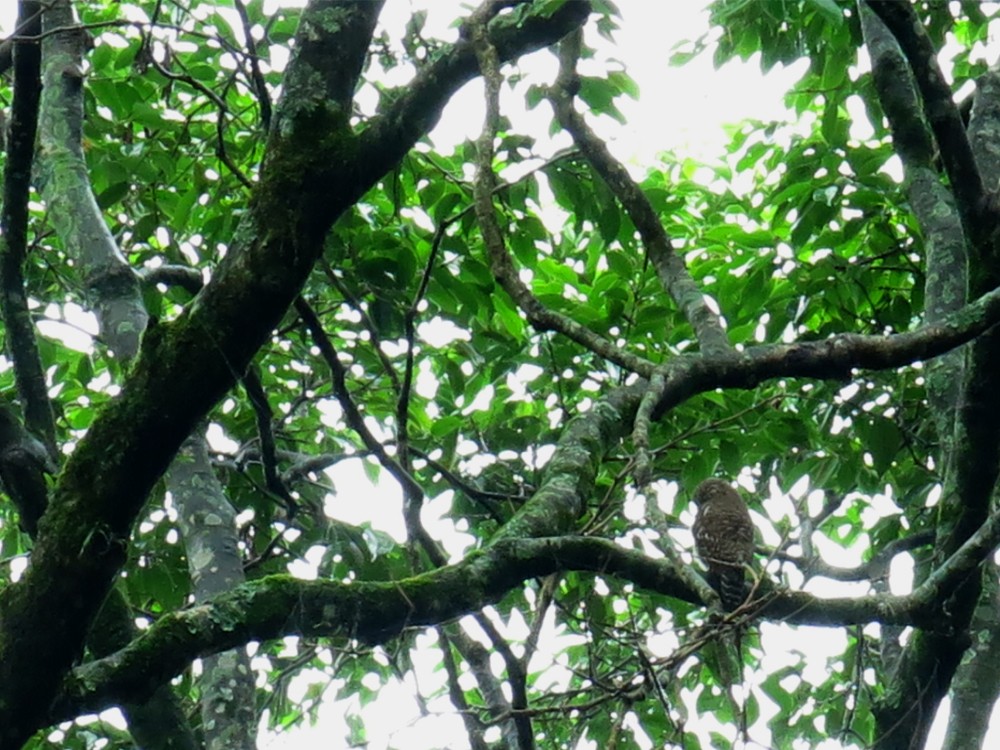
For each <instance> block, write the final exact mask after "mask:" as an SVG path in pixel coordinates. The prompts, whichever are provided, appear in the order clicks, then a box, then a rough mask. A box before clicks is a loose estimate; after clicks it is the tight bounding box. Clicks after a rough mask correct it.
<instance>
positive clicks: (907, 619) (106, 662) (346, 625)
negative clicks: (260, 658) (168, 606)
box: [51, 514, 1000, 720]
mask: <svg viewBox="0 0 1000 750" xmlns="http://www.w3.org/2000/svg"><path fill="white" fill-rule="evenodd" d="M998 541H1000V514H997V515H996V516H994V517H993V518H991V520H990V523H989V524H988V525H987V526H985V527H984V528H983V530H982V533H981V534H977V535H976V538H975V541H974V542H970V544H969V545H966V546H965V547H963V549H962V550H961V551H960V552H959V553H957V554H956V556H955V557H954V558H953V559H952V560H949V561H948V562H947V563H946V564H945V565H944V566H942V568H941V569H940V570H939V571H938V572H937V574H936V575H935V576H934V577H933V578H934V581H933V583H929V584H925V585H923V586H921V587H919V588H918V589H917V590H916V591H914V592H913V593H912V594H911V595H909V596H892V595H880V596H862V597H856V598H834V599H820V598H817V597H814V596H812V595H810V594H806V593H803V592H792V591H782V590H778V589H773V588H768V587H763V586H762V587H761V592H762V593H761V596H760V598H759V600H758V601H757V602H754V603H751V605H750V606H749V611H751V612H753V611H755V612H757V613H758V614H759V615H761V616H763V617H765V618H768V619H771V620H778V621H782V622H787V623H796V624H809V625H831V626H832V625H837V626H842V625H854V624H863V623H868V622H879V623H883V624H896V625H916V626H919V627H922V628H925V629H930V630H933V629H935V628H937V627H940V626H942V625H945V627H946V622H945V621H944V620H942V618H941V616H940V611H939V606H940V602H941V597H942V596H947V594H948V592H949V591H950V590H952V589H953V588H954V587H955V586H957V585H959V584H960V583H961V581H962V580H963V579H964V578H965V577H966V576H967V575H968V574H969V572H970V571H971V570H974V569H975V567H976V566H977V565H978V564H979V563H981V562H982V560H983V559H984V558H985V556H986V555H988V554H989V553H990V551H991V550H992V549H993V548H995V546H996V544H997V542H998ZM991 545H992V546H991ZM569 570H582V571H590V572H593V573H598V574H600V575H606V576H613V577H616V578H619V579H622V580H627V581H631V582H633V583H635V584H637V585H638V586H641V587H642V588H644V589H647V590H649V591H655V592H657V593H659V594H663V595H665V596H670V597H674V598H678V599H682V600H684V601H688V602H692V603H696V604H703V602H702V601H701V599H700V598H699V597H698V594H697V592H696V591H695V590H694V589H692V588H691V587H690V586H689V585H688V584H687V583H685V581H684V578H683V577H682V576H681V575H680V573H679V571H678V570H677V567H676V565H675V564H674V563H672V562H671V561H669V560H667V559H654V558H650V557H647V556H646V555H645V554H643V553H641V552H637V551H635V550H630V549H626V548H624V547H620V546H618V545H617V544H615V543H613V542H611V541H608V540H605V539H596V538H590V537H556V538H536V539H514V538H508V539H505V540H503V541H499V542H497V543H495V544H493V545H492V546H491V547H490V548H489V549H487V550H485V551H483V552H477V553H473V554H472V555H470V556H469V557H468V558H467V559H466V560H464V561H463V562H461V563H458V564H456V565H450V566H447V567H444V568H439V569H437V570H434V571H431V572H429V573H425V574H422V575H419V576H414V577H413V578H407V579H404V580H401V581H390V582H385V583H373V582H352V583H340V582H334V581H301V580H297V579H294V578H292V577H290V576H271V577H268V578H265V579H262V580H260V581H256V582H254V583H249V584H246V585H244V586H241V587H239V588H238V589H236V590H235V591H232V592H228V593H225V594H222V595H220V596H219V597H217V598H216V599H214V600H213V601H212V602H210V603H207V604H205V605H200V606H196V607H192V608H190V609H187V610H184V611H181V612H175V613H172V614H169V615H166V616H165V617H163V618H162V619H160V620H159V621H158V622H157V623H156V624H155V625H153V627H152V628H150V630H149V631H148V632H147V633H146V634H145V635H143V636H142V637H141V638H140V639H138V640H136V641H135V642H134V643H132V644H131V645H129V646H128V647H127V648H125V649H123V650H122V651H120V652H119V653H118V654H115V655H114V656H111V657H109V658H106V659H101V660H99V661H95V662H91V663H90V664H86V665H84V666H82V667H78V668H77V669H75V670H74V672H73V676H72V677H71V678H70V679H68V680H67V682H66V684H65V686H64V690H63V694H62V696H61V698H60V700H59V702H58V703H57V705H56V708H55V714H54V715H53V716H52V717H51V718H52V719H54V720H58V719H62V718H67V717H69V716H72V715H75V714H77V713H79V712H84V711H87V712H89V711H97V710H100V709H101V708H103V707H106V706H108V705H111V704H113V703H115V702H116V701H118V700H120V699H121V697H122V696H123V695H132V696H136V695H139V696H141V695H144V694H146V693H147V692H148V691H149V690H151V689H152V688H153V687H155V686H156V685H158V684H161V683H162V682H163V681H165V680H167V679H169V678H170V677H172V676H173V675H175V674H177V673H179V672H180V671H181V670H183V669H184V668H185V667H186V666H187V664H188V663H190V661H191V660H193V659H195V658H198V657H202V656H206V655H208V654H212V653H216V652H218V651H221V650H225V649H229V648H233V647H235V646H238V645H240V644H243V643H246V642H248V641H250V640H268V639H273V638H277V637H281V636H285V635H303V636H327V637H330V636H335V635H341V636H348V637H350V638H353V639H356V640H358V641H361V642H365V643H382V642H384V641H386V640H387V639H390V638H392V637H393V636H395V635H397V634H398V633H400V632H401V631H402V630H403V629H405V628H410V627H422V626H426V625H433V624H439V623H442V622H447V621H449V620H452V619H454V618H456V617H459V616H461V615H463V614H466V613H468V612H471V611H475V610H477V609H480V608H482V607H484V606H486V605H488V604H492V603H496V602H498V601H499V600H500V599H502V598H503V596H504V595H505V594H506V593H507V592H508V591H510V590H511V589H513V588H514V587H516V586H518V585H520V584H521V583H522V582H523V581H525V580H527V579H530V578H538V577H543V576H546V575H549V574H552V573H557V572H564V571H569Z"/></svg>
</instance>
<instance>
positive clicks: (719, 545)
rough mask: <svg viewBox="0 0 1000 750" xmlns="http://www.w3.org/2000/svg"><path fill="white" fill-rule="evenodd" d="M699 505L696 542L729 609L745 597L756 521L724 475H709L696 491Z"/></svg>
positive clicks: (694, 528)
mask: <svg viewBox="0 0 1000 750" xmlns="http://www.w3.org/2000/svg"><path fill="white" fill-rule="evenodd" d="M694 502H695V504H696V505H697V506H698V512H697V514H696V515H695V519H694V526H693V527H692V531H693V532H694V544H695V549H696V550H697V551H698V557H700V558H701V560H702V562H704V563H705V565H706V566H708V582H709V584H711V586H712V588H714V589H715V590H716V591H717V592H718V594H719V598H720V599H721V600H722V607H723V609H725V610H726V611H727V612H732V611H733V610H735V609H737V608H738V607H739V606H740V605H741V604H743V602H744V601H746V566H747V565H749V564H750V561H751V560H752V559H753V531H754V527H753V521H752V520H750V511H749V510H747V505H746V503H745V502H743V498H742V497H740V494H739V493H738V492H737V491H736V490H734V489H733V488H732V487H730V486H729V484H728V483H727V482H724V481H723V480H721V479H706V480H705V481H704V482H702V483H701V484H699V485H698V488H697V489H696V490H695V491H694Z"/></svg>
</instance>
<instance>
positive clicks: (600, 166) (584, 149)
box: [549, 31, 732, 354]
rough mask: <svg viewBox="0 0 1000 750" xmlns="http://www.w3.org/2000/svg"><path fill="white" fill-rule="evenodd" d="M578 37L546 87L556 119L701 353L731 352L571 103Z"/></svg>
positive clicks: (643, 205) (679, 263) (654, 223)
mask: <svg viewBox="0 0 1000 750" xmlns="http://www.w3.org/2000/svg"><path fill="white" fill-rule="evenodd" d="M581 40H582V34H581V33H580V32H579V31H577V32H574V33H573V34H570V35H569V36H568V37H567V38H566V39H564V40H563V41H562V43H561V44H560V49H559V77H558V79H557V80H556V85H555V86H554V87H553V88H552V89H550V90H549V101H550V102H551V103H552V106H553V108H554V109H555V111H556V116H557V117H558V118H559V124H560V125H562V126H563V128H565V129H566V130H567V131H569V134H570V135H572V136H573V141H574V142H575V143H576V146H577V148H578V149H580V151H581V153H583V155H584V156H586V157H587V160H588V161H589V162H590V164H591V165H592V166H593V167H594V169H595V170H596V171H597V173H598V174H599V175H600V176H601V177H602V178H603V179H604V182H605V183H607V185H608V187H609V188H610V189H611V192H613V193H614V194H615V197H617V198H618V201H619V202H620V203H621V204H622V206H623V207H624V208H625V211H626V212H627V213H628V215H629V217H630V218H631V219H632V222H633V223H634V224H635V227H636V229H638V230H639V235H640V236H641V237H642V241H643V244H645V246H646V249H647V250H648V252H649V257H650V259H651V260H652V262H653V265H654V266H655V267H656V272H657V274H658V275H659V277H660V282H661V283H662V284H663V286H664V288H665V289H666V290H667V292H668V293H669V294H670V296H671V298H673V300H674V302H675V303H676V304H677V307H678V308H680V310H681V311H682V312H683V313H684V317H685V318H686V319H687V321H688V322H689V323H690V324H691V327H692V328H694V332H695V336H696V337H697V339H698V342H699V344H701V350H702V352H704V353H705V354H720V353H725V352H727V351H731V350H732V347H731V346H730V344H729V339H728V338H727V337H726V332H725V331H724V330H723V329H722V325H721V323H720V322H719V316H718V315H716V314H715V313H714V312H713V311H712V310H711V309H710V308H709V306H708V305H707V304H705V296H704V294H703V293H702V291H701V289H700V288H699V287H698V285H697V284H696V283H695V281H694V279H693V278H692V277H691V274H690V273H689V272H688V270H687V267H686V266H685V265H684V260H683V259H682V258H681V257H680V255H679V254H678V253H677V251H676V250H675V249H674V247H673V245H672V243H671V241H670V237H668V236H667V233H666V230H665V229H664V228H663V223H662V222H661V221H660V219H659V217H658V216H657V215H656V212H655V211H654V210H653V206H652V204H650V202H649V199H648V198H647V197H646V196H645V194H644V193H643V192H642V190H641V189H640V188H639V186H638V185H636V184H635V181H634V180H633V179H632V178H631V177H630V176H629V173H628V171H627V170H626V169H625V167H623V166H622V165H621V163H620V162H619V161H618V160H617V159H615V158H614V157H613V156H612V155H611V152H610V151H608V148H607V146H606V145H605V143H604V142H603V141H602V140H601V139H600V138H598V137H597V136H596V135H595V134H594V132H593V131H592V130H591V129H590V128H589V127H588V126H587V123H586V122H585V121H584V119H583V116H582V115H581V114H580V113H579V112H577V111H576V109H575V108H574V107H573V96H574V94H575V92H576V91H578V90H579V88H580V79H579V76H578V75H577V72H576V60H577V58H578V57H579V55H580V45H581Z"/></svg>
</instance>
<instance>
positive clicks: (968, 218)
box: [868, 0, 997, 283]
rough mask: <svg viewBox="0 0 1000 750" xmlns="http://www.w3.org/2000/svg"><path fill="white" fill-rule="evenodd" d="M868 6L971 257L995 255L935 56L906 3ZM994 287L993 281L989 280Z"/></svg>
mask: <svg viewBox="0 0 1000 750" xmlns="http://www.w3.org/2000/svg"><path fill="white" fill-rule="evenodd" d="M868 5H869V6H870V7H871V9H872V10H874V11H875V13H876V14H877V15H878V17H879V18H880V19H882V22H883V23H884V24H885V25H886V26H888V27H889V30H890V31H891V32H892V35H893V36H894V37H896V40H897V41H898V42H899V46H900V47H901V48H902V50H903V53H904V54H905V55H906V59H907V61H908V62H909V64H910V69H911V70H912V71H913V77H914V79H915V80H916V83H917V87H918V88H919V89H920V94H921V96H922V97H923V100H924V112H926V114H927V120H928V122H929V123H930V126H931V129H932V130H933V131H934V136H935V138H936V140H937V144H938V149H939V150H940V152H941V160H942V162H943V163H944V167H945V171H946V172H947V173H948V181H949V183H950V184H951V189H952V191H953V192H954V195H955V200H956V202H957V203H958V210H959V212H960V213H961V215H962V224H963V225H964V226H965V230H966V232H967V233H968V236H969V238H970V239H971V240H972V244H973V246H974V247H975V248H976V250H977V254H978V255H980V256H982V257H984V259H985V258H991V257H993V256H994V255H995V252H994V250H993V249H992V244H993V234H994V232H995V231H996V221H997V214H996V210H995V209H992V208H991V206H992V201H991V200H989V199H988V196H987V193H986V190H985V189H984V186H983V180H982V177H981V175H980V173H979V168H978V167H977V165H976V160H975V158H974V157H973V155H972V147H971V146H970V144H969V139H968V136H967V135H966V132H965V124H964V123H963V122H962V117H961V115H960V114H959V111H958V106H957V105H956V104H955V101H954V99H953V97H952V93H951V88H950V87H949V86H948V82H947V80H945V77H944V73H943V72H942V70H941V67H940V66H939V65H938V62H937V50H935V49H934V45H933V44H932V43H931V40H930V37H928V36H927V32H926V30H925V29H924V26H923V24H922V23H920V19H919V17H918V16H917V11H916V8H915V7H914V6H913V5H912V4H910V3H900V2H896V1H895V0H868ZM992 280H993V282H994V283H995V276H993V277H992Z"/></svg>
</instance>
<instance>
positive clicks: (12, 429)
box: [0, 403, 57, 538]
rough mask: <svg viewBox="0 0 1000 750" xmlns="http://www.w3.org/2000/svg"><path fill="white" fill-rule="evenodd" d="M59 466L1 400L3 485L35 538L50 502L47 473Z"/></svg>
mask: <svg viewBox="0 0 1000 750" xmlns="http://www.w3.org/2000/svg"><path fill="white" fill-rule="evenodd" d="M56 471H57V467H56V466H55V463H54V462H53V460H52V458H51V457H50V456H49V453H48V451H47V450H45V446H44V445H42V443H41V442H40V441H39V440H38V439H37V438H36V437H34V436H33V435H32V434H31V433H30V432H28V431H27V430H26V429H24V427H23V426H22V425H21V422H20V421H19V420H18V418H17V417H16V416H15V415H14V413H13V412H12V411H11V410H10V409H9V408H8V407H7V406H5V405H3V404H2V403H0V486H2V489H3V491H4V492H5V493H6V494H7V496H8V497H9V498H10V499H11V501H12V502H13V503H14V507H16V508H17V512H18V513H19V514H20V516H21V528H22V529H23V530H24V531H25V533H27V534H29V535H30V536H31V537H32V538H34V536H35V533H36V532H37V531H38V519H39V518H41V517H42V513H44V512H45V506H46V505H48V486H47V485H46V483H45V475H46V474H54V473H55V472H56Z"/></svg>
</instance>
